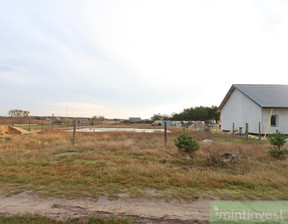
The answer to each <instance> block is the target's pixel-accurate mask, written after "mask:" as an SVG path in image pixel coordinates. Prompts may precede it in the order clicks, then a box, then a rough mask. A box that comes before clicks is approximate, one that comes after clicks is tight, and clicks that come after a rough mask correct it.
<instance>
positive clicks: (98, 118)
mask: <svg viewBox="0 0 288 224" xmlns="http://www.w3.org/2000/svg"><path fill="white" fill-rule="evenodd" d="M104 120H105V118H104V117H103V116H93V117H92V118H91V120H90V122H91V124H92V125H94V124H102V123H103V121H104Z"/></svg>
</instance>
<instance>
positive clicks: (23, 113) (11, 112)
mask: <svg viewBox="0 0 288 224" xmlns="http://www.w3.org/2000/svg"><path fill="white" fill-rule="evenodd" d="M29 114H30V111H27V110H19V109H13V110H9V112H8V115H9V116H10V117H16V118H23V117H24V118H26V117H28V116H29Z"/></svg>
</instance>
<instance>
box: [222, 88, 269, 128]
mask: <svg viewBox="0 0 288 224" xmlns="http://www.w3.org/2000/svg"><path fill="white" fill-rule="evenodd" d="M268 116H269V114H268ZM264 119H265V118H264ZM261 120H262V116H261V107H260V106H258V105H257V104H256V103H254V102H253V101H252V100H251V99H249V98H248V97H247V96H245V95H244V94H243V93H241V92H240V91H239V90H237V89H234V91H233V92H232V94H231V96H230V97H229V99H228V101H227V102H226V103H225V105H224V107H223V108H222V110H221V129H222V130H224V131H232V127H233V122H234V128H235V129H239V127H242V128H243V129H242V130H243V133H244V132H245V123H248V125H249V127H248V128H249V132H250V133H258V132H259V122H261ZM266 124H267V122H266ZM262 129H263V127H262ZM261 132H263V130H262V131H261Z"/></svg>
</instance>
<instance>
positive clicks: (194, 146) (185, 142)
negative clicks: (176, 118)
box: [174, 129, 200, 153]
mask: <svg viewBox="0 0 288 224" xmlns="http://www.w3.org/2000/svg"><path fill="white" fill-rule="evenodd" d="M174 144H175V146H176V147H177V148H178V149H179V150H183V151H185V152H187V153H188V152H194V151H197V150H199V148H200V145H199V143H198V142H197V140H196V138H195V136H194V137H193V138H192V137H191V136H189V135H188V133H187V132H186V131H185V129H183V132H182V133H181V134H180V135H178V136H177V137H176V138H175V140H174Z"/></svg>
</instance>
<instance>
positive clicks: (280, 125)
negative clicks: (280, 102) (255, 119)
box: [262, 108, 288, 134]
mask: <svg viewBox="0 0 288 224" xmlns="http://www.w3.org/2000/svg"><path fill="white" fill-rule="evenodd" d="M270 112H271V109H270V108H264V109H262V124H263V125H262V130H263V132H262V133H263V134H265V132H266V129H267V124H268V122H269V118H270ZM272 115H277V116H278V122H277V125H276V126H275V127H273V126H271V125H269V130H268V134H273V133H275V132H276V130H278V131H280V132H282V133H284V134H288V109H279V108H278V109H277V108H274V109H273V113H272Z"/></svg>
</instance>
